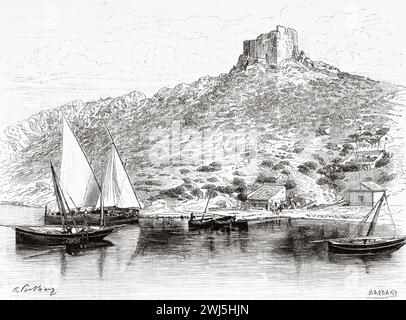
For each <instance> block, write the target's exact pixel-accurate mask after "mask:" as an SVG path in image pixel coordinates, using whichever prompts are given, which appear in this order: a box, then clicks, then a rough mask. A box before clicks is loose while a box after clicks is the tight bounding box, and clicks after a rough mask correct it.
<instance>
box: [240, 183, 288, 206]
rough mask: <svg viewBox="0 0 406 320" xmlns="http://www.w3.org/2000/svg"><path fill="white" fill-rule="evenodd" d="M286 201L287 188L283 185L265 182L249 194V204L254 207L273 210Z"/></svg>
mask: <svg viewBox="0 0 406 320" xmlns="http://www.w3.org/2000/svg"><path fill="white" fill-rule="evenodd" d="M285 201H286V188H285V186H283V185H275V184H263V185H262V186H261V187H259V188H258V189H256V190H255V191H253V192H251V193H250V194H248V196H247V205H248V206H250V207H252V208H257V209H264V210H273V209H275V208H276V207H277V206H279V205H283V204H284V203H285Z"/></svg>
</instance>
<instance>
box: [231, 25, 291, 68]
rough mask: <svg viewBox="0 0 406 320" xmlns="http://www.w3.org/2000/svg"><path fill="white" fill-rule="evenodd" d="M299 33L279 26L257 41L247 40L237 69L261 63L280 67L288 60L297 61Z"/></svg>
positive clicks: (262, 35)
mask: <svg viewBox="0 0 406 320" xmlns="http://www.w3.org/2000/svg"><path fill="white" fill-rule="evenodd" d="M298 56H299V52H298V40H297V32H296V30H294V29H291V28H285V27H283V26H277V27H276V30H272V31H271V32H269V33H265V34H261V35H260V36H258V38H256V39H255V40H245V41H244V43H243V53H242V55H240V57H239V58H238V63H237V68H238V69H239V70H243V69H245V68H246V67H247V66H248V65H252V64H254V63H257V62H259V61H262V62H266V63H267V64H270V65H279V64H280V63H281V62H282V61H283V60H286V59H297V58H298Z"/></svg>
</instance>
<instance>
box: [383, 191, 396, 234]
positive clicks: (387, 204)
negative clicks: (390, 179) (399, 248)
mask: <svg viewBox="0 0 406 320" xmlns="http://www.w3.org/2000/svg"><path fill="white" fill-rule="evenodd" d="M384 197H385V202H386V206H387V208H388V212H389V216H390V219H391V221H392V225H393V230H394V236H395V237H396V236H397V231H396V225H395V221H394V220H393V216H392V212H391V211H390V208H389V202H388V197H387V196H386V192H385V193H384Z"/></svg>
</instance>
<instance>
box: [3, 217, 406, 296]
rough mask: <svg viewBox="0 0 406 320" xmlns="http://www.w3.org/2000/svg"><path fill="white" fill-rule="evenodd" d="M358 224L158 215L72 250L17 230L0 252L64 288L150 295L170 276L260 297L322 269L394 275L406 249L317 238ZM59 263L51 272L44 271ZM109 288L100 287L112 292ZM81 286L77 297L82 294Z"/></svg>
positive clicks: (307, 282)
mask: <svg viewBox="0 0 406 320" xmlns="http://www.w3.org/2000/svg"><path fill="white" fill-rule="evenodd" d="M355 225H356V223H352V222H345V221H344V222H342V221H341V222H337V221H329V222H326V221H320V220H319V221H311V220H291V221H289V220H288V219H285V220H284V219H281V220H280V221H278V222H268V223H264V224H258V225H254V226H249V228H248V230H238V229H236V230H228V232H226V231H222V230H217V231H211V230H190V231H189V230H188V227H187V220H183V221H169V220H166V221H159V220H158V219H157V221H155V220H154V221H144V222H142V223H141V224H140V225H139V226H138V225H135V226H128V227H124V228H122V229H119V230H118V231H117V232H115V233H113V234H112V235H110V236H109V237H108V239H109V240H108V241H103V242H102V243H98V244H93V245H92V246H91V247H89V248H86V249H85V250H78V251H67V250H66V248H65V247H50V248H41V247H40V248H38V247H37V248H35V247H30V246H26V245H15V247H14V244H13V243H15V235H14V233H10V234H9V236H8V237H7V239H6V241H7V242H6V243H5V244H4V249H5V250H8V248H10V249H11V252H8V254H7V255H6V254H4V253H1V252H0V255H2V258H5V259H10V257H12V258H15V257H17V259H15V261H11V260H10V261H11V262H10V263H9V264H12V263H13V264H14V265H15V266H16V270H17V271H15V275H13V276H14V277H16V279H18V278H19V277H20V278H24V277H26V278H28V279H32V278H33V277H35V279H37V278H38V279H42V281H44V283H47V281H49V280H48V279H53V280H52V281H55V282H58V281H60V282H58V283H57V284H56V285H55V286H56V287H58V285H60V286H61V288H62V287H63V286H70V284H72V286H73V284H75V283H76V284H77V283H82V284H83V282H84V283H88V286H90V287H94V288H95V292H96V291H97V292H102V291H103V290H104V288H105V287H104V286H106V283H109V286H108V288H113V287H114V288H116V287H117V288H124V287H125V290H127V291H125V292H133V291H131V290H130V289H131V288H132V287H133V288H136V289H137V290H138V291H137V292H139V294H140V295H142V294H143V293H144V292H145V290H147V291H148V292H149V293H150V295H149V297H152V295H153V293H152V292H154V290H155V289H154V287H155V286H161V294H163V293H162V292H163V291H165V293H166V292H167V291H169V290H172V289H171V288H172V284H173V283H175V284H181V285H182V288H183V286H185V288H188V290H189V292H192V291H193V290H196V291H199V292H204V291H208V290H212V291H214V290H215V291H216V292H221V291H222V290H226V288H230V290H231V288H234V289H233V291H235V292H236V293H237V292H240V291H242V290H248V288H250V289H251V290H254V291H255V292H256V293H258V294H259V293H261V294H262V293H264V295H261V296H260V297H259V298H271V297H272V296H268V295H266V294H265V293H269V292H271V291H272V290H273V291H277V290H279V289H277V288H279V287H280V288H281V291H283V290H282V289H283V288H284V286H289V288H290V289H289V290H292V291H293V290H296V292H297V291H300V290H305V289H306V288H308V287H312V286H316V285H318V284H319V283H320V277H321V275H322V276H323V285H325V286H327V287H328V286H335V287H339V286H340V281H342V279H344V278H345V277H349V279H350V280H348V281H347V282H346V284H345V285H343V286H352V285H353V282H352V281H353V279H358V277H360V278H359V279H360V280H357V281H360V282H359V285H362V284H363V282H362V281H367V280H368V279H373V280H374V281H376V283H377V284H378V283H380V284H382V283H383V284H386V283H390V281H395V280H393V274H394V273H396V272H398V271H399V270H400V269H401V268H402V267H404V262H402V261H401V259H400V255H401V254H402V252H398V253H396V254H392V255H380V256H366V257H354V256H345V255H337V254H330V253H329V252H328V248H327V245H326V243H325V242H320V243H314V242H313V241H314V240H319V239H329V238H337V237H344V236H346V235H348V233H349V232H350V231H351V230H353V228H354V226H355ZM384 229H385V228H383V229H381V230H384ZM14 248H15V249H14ZM401 250H405V249H401ZM14 252H15V256H13V253H14ZM403 257H404V254H403ZM26 270H33V274H35V275H34V276H33V275H31V276H30V275H29V274H28V272H27V271H26ZM54 271H56V274H55V273H54V274H53V275H52V277H50V275H49V274H47V273H51V272H54ZM24 272H25V273H24ZM10 274H11V273H10ZM8 275H9V274H8ZM30 277H31V278H30ZM41 277H43V278H41ZM351 277H353V278H351ZM362 277H364V278H362ZM219 278H221V280H222V281H220V282H219V281H218V279H219ZM24 279H25V278H24ZM401 279H404V278H401ZM16 281H17V280H16ZM371 281H372V280H371ZM83 285H85V284H83ZM357 285H358V284H357ZM216 286H217V287H216ZM102 288H103V289H102ZM151 288H152V289H151ZM162 288H164V290H163V291H162ZM193 288H194V289H193ZM196 288H197V289H196ZM270 288H272V289H270ZM192 289H193V290H192ZM206 289H207V290H206ZM72 290H73V289H72ZM77 290H82V289H77ZM87 290H88V291H87V292H90V291H91V289H87ZM109 290H110V289H109ZM109 290H106V291H103V292H112V291H109ZM117 290H119V289H117ZM120 290H122V292H124V291H123V290H124V289H120ZM134 290H135V289H134ZM156 290H158V289H156ZM179 290H180V289H179V288H178V291H179ZM190 290H191V291H190ZM135 291H136V290H135ZM175 291H176V289H173V290H172V293H174V294H175V293H176V292H175ZM180 291H182V290H180ZM251 292H253V291H251ZM76 293H77V297H80V296H81V294H82V293H81V292H76ZM109 294H112V293H109ZM134 295H135V294H134ZM112 297H113V296H112ZM131 297H133V296H131ZM137 297H144V296H137ZM159 297H161V296H159ZM168 297H169V293H168ZM216 297H218V296H216ZM144 298H145V297H144Z"/></svg>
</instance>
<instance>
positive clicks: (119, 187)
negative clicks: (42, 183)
mask: <svg viewBox="0 0 406 320" xmlns="http://www.w3.org/2000/svg"><path fill="white" fill-rule="evenodd" d="M106 128H107V127H106ZM107 130H108V129H107ZM108 134H109V136H110V139H111V141H113V140H112V137H111V134H110V132H109V131H108ZM126 179H127V180H128V175H127V174H126V171H125V168H124V167H123V165H122V162H121V158H120V156H119V154H118V152H117V148H116V146H115V144H114V141H113V142H112V152H111V157H110V158H109V163H108V165H107V170H106V177H105V179H104V181H105V185H106V186H107V187H105V192H104V193H102V192H101V191H102V190H101V187H100V184H99V183H98V181H97V178H96V176H95V174H94V171H93V169H92V167H91V165H90V162H89V160H88V159H87V157H86V155H85V153H84V151H83V149H82V148H81V146H80V144H79V142H78V140H77V138H76V136H75V135H74V133H73V131H72V129H71V127H70V125H69V123H68V121H67V120H66V118H65V117H63V143H62V161H61V177H60V181H61V185H62V187H63V189H64V190H65V191H66V193H67V194H68V195H69V196H68V197H67V201H68V204H69V207H70V208H73V210H71V211H73V212H71V213H72V215H69V216H68V217H67V222H69V223H73V219H74V220H75V221H76V222H77V223H85V222H86V223H88V224H89V225H99V216H100V213H101V212H100V211H101V204H102V202H101V195H102V194H103V201H106V202H105V204H107V205H104V206H105V208H106V207H107V208H108V212H107V215H106V216H105V217H104V219H105V224H106V225H108V226H110V225H121V224H132V223H136V222H138V215H137V213H138V211H139V209H140V208H141V205H140V203H139V201H138V199H137V197H136V195H135V192H133V190H129V185H130V187H131V183H129V181H127V180H126ZM115 206H116V207H117V208H118V210H114V209H115ZM112 207H113V211H112V210H110V208H112ZM56 208H58V207H57V206H56ZM61 215H62V212H61V211H60V210H59V211H55V212H48V210H47V209H46V211H45V219H44V220H45V224H46V225H59V224H61Z"/></svg>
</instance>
